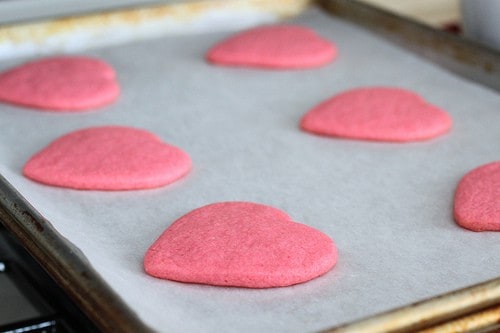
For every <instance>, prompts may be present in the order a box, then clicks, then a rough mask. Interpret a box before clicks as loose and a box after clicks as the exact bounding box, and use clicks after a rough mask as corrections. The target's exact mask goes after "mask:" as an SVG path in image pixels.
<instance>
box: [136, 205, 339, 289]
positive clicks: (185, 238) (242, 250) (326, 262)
mask: <svg viewBox="0 0 500 333" xmlns="http://www.w3.org/2000/svg"><path fill="white" fill-rule="evenodd" d="M336 261H337V249H336V247H335V245H334V243H333V241H332V240H331V239H330V238H329V237H328V236H327V235H325V234H323V233H322V232H320V231H318V230H316V229H314V228H312V227H309V226H306V225H304V224H300V223H297V222H293V221H292V220H291V219H290V217H289V216H288V215H287V214H286V213H284V212H282V211H280V210H279V209H276V208H273V207H270V206H266V205H262V204H256V203H252V202H221V203H215V204H211V205H207V206H204V207H201V208H198V209H195V210H193V211H191V212H190V213H188V214H186V215H184V216H182V217H181V218H179V219H178V220H177V221H175V222H174V223H173V224H172V225H171V226H170V227H168V228H167V229H166V230H165V232H164V233H163V234H162V235H161V236H160V238H159V239H158V240H157V241H156V242H155V243H154V244H153V245H152V246H151V247H150V248H149V250H148V251H147V253H146V256H145V258H144V268H145V270H146V272H147V273H148V274H150V275H152V276H154V277H158V278H163V279H169V280H176V281H182V282H190V283H202V284H210V285H217V286H234V287H248V288H269V287H281V286H288V285H293V284H297V283H301V282H305V281H308V280H310V279H313V278H315V277H318V276H320V275H322V274H324V273H326V272H327V271H329V270H330V269H331V268H332V267H333V266H334V265H335V263H336Z"/></svg>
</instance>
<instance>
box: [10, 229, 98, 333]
mask: <svg viewBox="0 0 500 333" xmlns="http://www.w3.org/2000/svg"><path fill="white" fill-rule="evenodd" d="M0 222H2V221H1V220H0ZM0 255H1V258H0V267H1V268H3V269H2V270H1V271H0V300H1V301H0V332H4V331H8V330H12V329H18V328H24V327H28V326H33V327H36V326H40V328H39V329H35V328H33V329H32V330H30V331H29V332H82V333H87V332H89V333H90V332H98V329H97V328H96V327H95V326H94V325H93V324H92V323H91V322H90V320H89V319H88V318H87V317H86V316H85V315H84V314H83V313H82V312H81V311H80V310H79V309H78V308H77V307H76V306H75V305H74V304H73V303H72V302H71V300H70V299H69V298H68V297H67V296H66V294H65V293H64V292H63V291H62V290H61V288H59V286H58V285H57V284H56V283H55V282H54V281H53V280H52V279H51V278H50V276H49V275H48V274H47V273H46V272H45V271H44V270H43V269H42V267H41V266H40V265H39V264H38V263H37V262H36V261H35V260H34V259H33V258H32V257H31V256H30V255H29V254H28V253H27V252H26V251H25V250H24V248H23V247H22V246H21V245H20V244H19V243H18V242H17V241H16V240H15V239H14V237H12V235H11V234H10V233H9V232H8V231H7V230H6V229H5V227H4V226H3V224H2V223H0Z"/></svg>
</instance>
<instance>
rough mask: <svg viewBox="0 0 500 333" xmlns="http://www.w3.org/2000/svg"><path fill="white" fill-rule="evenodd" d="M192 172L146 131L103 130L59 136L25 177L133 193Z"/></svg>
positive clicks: (187, 160)
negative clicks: (132, 191) (131, 191)
mask: <svg viewBox="0 0 500 333" xmlns="http://www.w3.org/2000/svg"><path fill="white" fill-rule="evenodd" d="M190 168H191V159H190V158H189V156H188V155H187V154H186V153H184V152H183V151H182V150H180V149H179V148H177V147H174V146H171V145H168V144H166V143H163V142H161V140H160V139H159V138H158V137H157V136H155V135H153V134H151V133H149V132H147V131H144V130H140V129H135V128H130V127H121V126H105V127H93V128H87V129H83V130H78V131H75V132H72V133H69V134H66V135H64V136H62V137H60V138H59V139H57V140H55V141H54V142H52V143H51V144H50V145H49V146H48V147H47V148H45V149H43V150H42V151H40V152H39V153H37V154H36V155H34V156H33V157H32V158H31V159H30V160H29V161H28V162H27V163H26V165H25V166H24V169H23V173H24V175H25V176H26V177H28V178H30V179H32V180H35V181H37V182H40V183H43V184H47V185H52V186H59V187H68V188H74V189H82V190H134V189H145V188H153V187H159V186H164V185H167V184H170V183H172V182H173V181H175V180H177V179H179V178H181V177H182V176H184V175H185V174H187V173H188V172H189V170H190Z"/></svg>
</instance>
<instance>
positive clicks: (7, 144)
mask: <svg viewBox="0 0 500 333" xmlns="http://www.w3.org/2000/svg"><path fill="white" fill-rule="evenodd" d="M293 21H294V22H296V23H299V24H304V25H307V26H310V27H312V28H314V29H315V30H316V31H318V32H319V33H320V34H321V35H323V36H325V37H327V38H328V39H331V40H333V41H335V42H336V44H337V46H338V48H339V57H338V59H337V60H336V61H335V62H334V63H332V64H331V65H328V66H326V67H324V68H320V69H314V70H301V71H265V70H250V69H235V68H223V67H215V66H210V65H208V64H206V63H205V62H204V60H203V54H204V52H205V51H206V50H207V49H208V48H209V47H210V46H212V45H213V44H214V43H215V42H216V41H218V40H220V39H221V38H224V37H226V36H228V35H230V34H231V33H232V32H229V31H228V32H226V33H216V34H201V35H192V36H177V37H175V36H172V37H168V38H163V39H157V40H151V41H146V42H138V43H135V44H130V45H125V46H119V47H113V48H108V49H101V50H96V51H92V52H87V54H89V55H94V56H98V57H101V58H103V59H105V60H106V61H108V62H110V63H111V64H112V65H113V66H114V67H115V68H116V70H117V72H118V78H119V81H120V83H121V85H122V96H121V98H120V100H119V101H118V102H117V103H116V104H114V105H112V106H110V107H107V108H105V109H102V110H99V111H95V112H88V113H82V114H50V113H44V112H38V111H31V110H26V109H21V108H17V107H13V106H7V105H1V106H0V129H1V131H0V139H1V140H0V156H1V161H0V172H1V173H2V175H4V176H5V177H6V178H7V179H8V180H9V182H11V183H12V184H13V185H14V186H15V187H16V188H17V189H18V190H19V191H20V192H21V193H22V194H23V195H24V196H25V197H26V198H27V199H28V201H30V202H31V203H32V204H33V205H34V206H35V208H37V209H38V210H39V211H40V212H41V213H42V214H43V215H44V216H45V217H46V218H48V219H49V220H50V221H51V222H52V223H53V225H54V226H55V228H56V229H57V230H58V231H59V232H60V233H61V234H62V235H63V236H64V237H66V238H68V239H69V240H70V241H71V242H73V243H74V244H75V245H76V246H77V247H79V248H80V249H81V250H82V251H83V253H84V254H85V255H86V256H87V258H88V259H89V261H90V263H91V264H92V265H93V266H94V268H95V269H96V270H97V271H98V272H99V273H100V274H101V275H102V277H103V278H104V279H105V280H106V281H107V282H108V283H109V284H110V285H111V286H112V287H113V289H114V290H115V291H116V292H117V293H119V294H120V295H121V296H122V297H123V299H124V300H125V302H126V303H127V304H128V305H129V306H130V307H131V308H132V309H133V310H134V311H136V312H137V314H138V315H139V317H140V318H142V319H143V320H144V322H146V323H147V324H148V325H150V326H151V327H152V328H154V329H156V330H158V331H183V332H184V331H204V332H215V331H217V332H229V331H235V330H238V331H242V332H253V331H273V332H282V331H292V332H294V331H295V332H304V331H315V330H319V329H323V328H327V327H331V326H333V325H337V324H340V323H343V322H346V321H350V320H353V319H357V318H360V317H363V316H367V315H371V314H374V313H377V312H380V311H384V310H387V309H391V308H394V307H398V306H402V305H405V304H407V303H410V302H413V301H416V300H419V299H422V298H426V297H429V296H433V295H436V294H440V293H443V292H446V291H450V290H453V289H456V288H460V287H464V286H467V285H470V284H473V283H477V282H480V281H483V280H486V279H489V278H493V277H496V276H498V275H500V260H499V258H498V253H499V250H500V242H499V241H500V234H498V233H493V232H484V233H473V232H469V231H466V230H463V229H461V228H459V227H457V226H456V224H455V223H454V222H453V219H452V210H451V209H452V200H453V193H454V190H455V186H456V184H457V182H458V180H459V179H460V178H461V177H462V176H463V175H464V174H465V173H466V172H467V171H469V170H470V169H472V168H474V167H476V166H479V165H481V164H484V163H488V162H491V161H494V160H499V159H500V157H499V156H500V110H499V106H500V96H499V95H498V94H497V93H495V92H493V91H491V90H488V89H486V88H483V87H481V86H479V85H476V84H474V83H471V82H466V81H464V80H462V79H459V78H457V77H455V76H454V75H452V74H450V73H448V72H445V71H443V70H441V69H439V68H437V67H435V66H434V65H431V64H428V63H426V62H424V61H423V60H420V59H419V58H418V57H416V56H414V55H413V54H410V53H407V52H405V51H402V50H400V49H398V48H397V47H395V46H392V45H391V44H388V43H387V42H385V41H383V40H382V39H379V38H378V37H376V36H374V35H370V34H369V33H367V32H365V31H363V30H361V29H360V28H357V27H355V26H353V25H351V24H348V23H345V22H343V21H341V20H338V19H334V18H331V17H330V16H328V15H327V14H324V13H322V12H320V11H319V10H310V11H308V12H306V13H304V14H303V15H301V16H300V17H298V18H296V19H295V20H293ZM22 61H24V59H18V60H17V61H10V62H4V63H1V64H0V68H2V69H3V68H8V67H9V66H12V65H14V64H17V63H20V62H22ZM373 85H383V86H399V87H404V88H408V89H411V90H414V91H416V92H417V93H419V94H421V95H423V96H424V97H425V98H426V99H427V100H429V101H430V102H432V103H433V104H436V105H438V106H440V107H442V108H444V109H445V110H447V111H448V112H449V113H450V114H451V116H452V117H453V120H454V128H453V131H452V132H450V133H449V134H447V135H445V136H443V137H440V138H437V139H435V140H431V141H427V142H419V143H409V144H388V143H370V142H362V141H352V140H340V139H329V138H324V137H318V136H314V135H310V134H307V133H304V132H301V131H300V130H299V129H298V121H299V119H300V117H301V116H302V115H303V114H304V113H305V112H306V111H307V110H308V109H309V108H310V107H312V106H314V105H315V104H317V103H318V102H320V101H322V100H324V99H326V98H328V97H330V96H331V95H332V94H335V93H338V92H340V91H343V90H345V89H349V88H354V87H360V86H373ZM108 124H115V125H129V126H135V127H140V128H145V129H148V130H150V131H152V132H154V133H156V134H157V135H159V136H160V137H161V138H162V139H163V140H164V141H166V142H169V143H171V144H174V145H177V146H179V147H181V148H182V149H184V150H185V151H186V152H188V153H189V154H190V155H191V157H192V159H193V164H194V168H193V171H192V172H191V174H190V175H189V176H188V177H186V178H185V179H183V180H181V181H180V182H177V183H175V184H173V185H171V186H168V187H165V188H162V189H155V190H144V191H133V192H92V191H89V192H85V191H74V190H65V189H57V188H51V187H48V186H44V185H39V184H36V183H33V182H31V181H29V180H27V179H25V178H23V177H22V175H21V168H22V166H23V165H24V163H25V162H26V161H27V159H29V157H30V156H31V155H32V154H34V153H35V152H37V151H38V150H40V149H42V148H43V147H44V146H46V144H48V143H49V142H50V141H52V140H53V139H55V138H57V137H58V136H60V135H63V134H65V133H68V132H70V131H72V130H76V129H80V128H84V127H89V126H98V125H108ZM227 200H245V201H254V202H258V203H264V204H268V205H272V206H275V207H278V208H280V209H283V210H284V211H286V212H287V213H288V214H289V215H290V216H291V217H292V218H294V219H295V220H296V221H298V222H302V223H305V224H308V225H310V226H313V227H315V228H317V229H319V230H321V231H323V232H325V233H326V234H328V235H329V236H331V237H332V238H333V239H334V241H335V242H336V244H337V246H338V248H339V262H338V264H337V265H336V267H335V268H334V269H333V270H332V271H330V272H329V273H327V274H326V275H324V276H322V277H320V278H318V279H315V280H313V281H310V282H308V283H305V284H301V285H296V286H292V287H287V288H276V289H268V290H249V289H242V288H220V287H210V286H201V285H192V284H183V283H178V282H172V281H165V280H158V279H155V278H152V277H149V276H147V275H146V274H144V272H143V270H142V258H143V255H144V253H145V251H146V250H147V248H148V247H149V246H150V244H151V243H153V242H154V240H155V239H156V238H157V237H158V236H159V235H160V234H161V233H162V232H163V230H164V229H165V228H166V227H167V226H168V225H169V224H170V223H172V222H173V221H174V220H175V219H177V218H178V217H180V216H181V215H183V214H185V213H187V212H188V211H190V210H192V209H194V208H197V207H200V206H202V205H205V204H209V203H213V202H219V201H227Z"/></svg>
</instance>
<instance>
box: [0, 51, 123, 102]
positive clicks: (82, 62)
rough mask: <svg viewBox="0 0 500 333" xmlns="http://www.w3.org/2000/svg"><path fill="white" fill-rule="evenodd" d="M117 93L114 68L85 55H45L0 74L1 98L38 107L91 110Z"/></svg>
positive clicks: (108, 100) (4, 100)
mask: <svg viewBox="0 0 500 333" xmlns="http://www.w3.org/2000/svg"><path fill="white" fill-rule="evenodd" d="M119 94H120V88H119V86H118V84H117V82H116V79H115V71H114V70H113V68H111V67H110V66H109V65H108V64H106V63H105V62H103V61H101V60H98V59H92V58H88V57H76V56H60V57H53V58H45V59H42V60H37V61H33V62H28V63H26V64H24V65H21V66H19V67H16V68H13V69H11V70H8V71H6V72H4V73H1V74H0V101H3V102H6V103H12V104H17V105H24V106H28V107H34V108H38V109H45V110H53V111H55V110H65V111H77V110H86V109H92V108H96V107H100V106H104V105H106V104H110V103H111V102H113V101H114V100H115V99H116V98H117V97H118V95H119Z"/></svg>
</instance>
